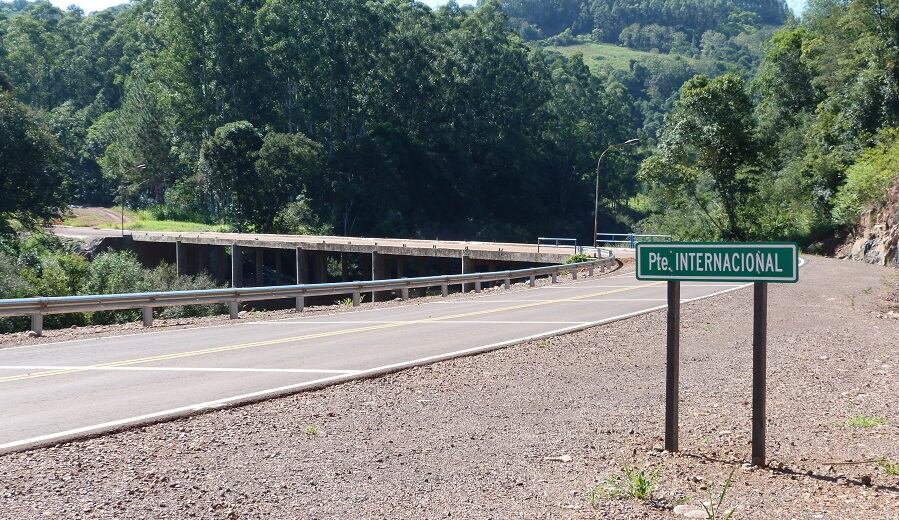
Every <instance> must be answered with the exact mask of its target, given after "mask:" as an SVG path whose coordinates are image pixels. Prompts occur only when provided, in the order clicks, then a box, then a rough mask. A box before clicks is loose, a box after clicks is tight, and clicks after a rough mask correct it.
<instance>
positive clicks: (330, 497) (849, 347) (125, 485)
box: [0, 257, 899, 520]
mask: <svg viewBox="0 0 899 520" xmlns="http://www.w3.org/2000/svg"><path fill="white" fill-rule="evenodd" d="M801 277H802V281H801V283H799V284H797V285H783V286H779V285H776V286H772V287H771V290H770V295H769V305H770V309H769V312H770V319H769V353H768V366H769V369H768V417H769V425H768V454H769V460H770V461H771V464H772V467H773V468H774V469H772V470H761V469H752V468H749V467H744V463H745V462H746V461H747V460H748V458H749V444H748V442H749V438H750V431H749V430H750V414H751V410H750V403H749V400H750V397H751V327H752V322H751V308H752V305H751V302H752V293H751V291H750V290H740V291H736V292H732V293H728V294H725V295H722V296H718V297H715V298H713V299H710V300H703V301H700V302H695V303H692V304H689V305H686V306H684V308H683V310H682V333H681V334H682V336H681V355H682V365H681V378H682V380H681V399H682V401H681V416H680V417H681V449H682V453H681V454H678V455H672V454H666V453H664V452H661V451H660V446H661V444H662V437H661V433H662V431H663V416H664V359H665V334H664V331H665V314H664V312H655V313H652V314H648V315H645V316H641V317H638V318H634V319H630V320H626V321H622V322H617V323H614V324H610V325H606V326H602V327H596V328H592V329H588V330H585V331H581V332H577V333H572V334H568V335H564V336H559V337H555V338H551V339H547V340H542V341H538V342H532V343H528V344H523V345H519V346H515V347H510V348H507V349H504V350H500V351H495V352H492V353H489V354H484V355H480V356H474V357H468V358H461V359H456V360H452V361H448V362H443V363H438V364H435V365H431V366H428V367H421V368H415V369H410V370H406V371H403V372H399V373H396V374H392V375H388V376H384V377H380V378H377V379H371V380H364V381H355V382H350V383H345V384H341V385H338V386H334V387H330V388H326V389H323V390H319V391H315V392H308V393H304V394H299V395H296V396H293V397H288V398H283V399H278V400H273V401H269V402H265V403H260V404H256V405H250V406H245V407H241V408H236V409H231V410H224V411H219V412H216V413H210V414H206V415H202V416H197V417H192V418H188V419H184V420H179V421H174V422H170V423H165V424H158V425H154V426H148V427H144V428H138V429H134V430H131V431H127V432H122V433H118V434H115V435H110V436H106V437H100V438H95V439H91V440H87V441H83V442H76V443H70V444H64V445H61V446H58V447H54V448H49V449H42V450H36V451H32V452H27V453H19V454H12V455H7V456H3V457H0V475H2V477H0V518H23V519H24V518H29V519H30V518H39V517H43V516H47V517H51V518H91V519H93V518H98V519H99V518H103V519H106V518H128V519H132V518H135V519H136V518H147V519H159V518H178V519H181V518H223V519H238V518H239V519H251V518H252V519H256V518H260V519H262V518H266V519H268V518H272V519H282V518H283V519H292V518H415V519H424V518H446V517H456V518H458V517H461V518H577V519H607V518H613V519H618V518H620V519H631V518H647V519H656V518H684V516H682V515H680V514H675V513H674V512H673V510H674V507H675V505H686V506H688V507H691V508H692V509H693V510H695V509H696V508H698V507H699V503H700V501H701V500H702V499H703V498H705V497H706V493H707V492H708V490H709V489H710V488H711V489H714V490H718V489H720V487H721V485H722V484H723V482H724V481H725V479H726V478H727V476H728V475H729V474H730V473H731V471H734V485H733V487H732V488H731V490H730V491H729V492H728V494H727V497H726V499H725V505H726V507H728V508H729V507H735V508H736V513H735V516H734V518H737V519H742V518H753V519H755V518H766V519H781V518H782V519H788V518H796V519H855V518H858V519H887V520H895V519H899V475H891V474H888V472H887V471H886V468H884V467H881V466H878V464H877V463H876V462H871V461H875V460H878V459H881V458H885V459H886V460H891V461H893V462H894V463H896V464H899V406H897V402H899V347H897V346H899V319H896V318H895V317H892V316H893V315H892V314H890V313H891V312H895V310H896V307H897V306H896V303H895V301H893V302H891V301H890V300H889V298H890V297H894V298H895V294H894V292H895V291H897V290H899V284H897V282H899V273H897V271H895V270H890V269H887V268H880V267H876V266H871V265H866V264H860V263H854V262H846V261H837V260H828V259H822V258H814V257H813V258H811V259H810V261H809V262H808V264H807V265H806V267H804V268H803V270H802V273H801ZM860 416H863V417H865V418H868V419H870V420H871V422H872V423H874V424H871V425H870V426H866V427H860V426H851V425H850V421H851V420H852V419H854V418H855V419H858V417H860ZM624 465H632V466H636V467H638V468H646V469H647V470H648V471H650V472H652V471H658V474H659V477H658V481H657V486H656V488H657V489H656V491H655V493H654V498H653V499H652V500H650V501H647V502H642V501H639V500H636V499H630V498H612V497H609V496H606V495H605V494H599V495H593V493H592V491H593V490H594V489H595V487H596V486H597V484H599V483H601V482H604V481H605V480H606V479H609V478H612V477H614V476H616V475H620V474H621V468H622V466H624ZM868 479H870V481H871V485H865V483H867V482H868ZM681 509H682V508H679V509H678V510H679V511H680V510H681Z"/></svg>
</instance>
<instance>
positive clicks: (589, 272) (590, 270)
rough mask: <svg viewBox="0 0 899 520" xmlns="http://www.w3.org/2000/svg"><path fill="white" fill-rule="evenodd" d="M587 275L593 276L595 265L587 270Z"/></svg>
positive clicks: (591, 265)
mask: <svg viewBox="0 0 899 520" xmlns="http://www.w3.org/2000/svg"><path fill="white" fill-rule="evenodd" d="M587 275H588V276H593V264H590V267H588V268H587Z"/></svg>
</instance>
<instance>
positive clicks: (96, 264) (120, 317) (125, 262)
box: [80, 251, 151, 325]
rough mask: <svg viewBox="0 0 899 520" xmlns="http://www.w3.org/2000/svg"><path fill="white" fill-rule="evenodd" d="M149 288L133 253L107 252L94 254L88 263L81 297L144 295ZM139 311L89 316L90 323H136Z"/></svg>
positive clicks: (145, 276) (144, 271)
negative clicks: (95, 255) (142, 293)
mask: <svg viewBox="0 0 899 520" xmlns="http://www.w3.org/2000/svg"><path fill="white" fill-rule="evenodd" d="M150 288H151V286H150V281H149V280H148V277H147V271H146V270H145V269H144V268H143V267H142V266H141V265H140V264H139V263H138V262H137V259H136V258H135V257H134V254H133V253H130V252H124V251H123V252H109V253H102V254H100V255H97V257H96V258H94V260H93V261H92V262H91V263H90V267H89V269H88V273H87V276H86V278H85V281H84V284H83V285H82V286H81V291H80V292H81V293H82V294H123V293H135V292H147V291H149V290H150ZM139 317H140V311H138V310H129V311H100V312H95V313H92V315H91V318H90V321H91V323H95V324H99V325H107V324H110V323H127V322H129V321H136V320H137V319H138V318H139Z"/></svg>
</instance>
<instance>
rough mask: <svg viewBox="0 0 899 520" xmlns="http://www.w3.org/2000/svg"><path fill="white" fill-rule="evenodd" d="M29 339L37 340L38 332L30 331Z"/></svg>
mask: <svg viewBox="0 0 899 520" xmlns="http://www.w3.org/2000/svg"><path fill="white" fill-rule="evenodd" d="M28 337H29V338H36V337H37V332H35V331H33V330H29V331H28Z"/></svg>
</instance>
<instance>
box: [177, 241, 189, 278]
mask: <svg viewBox="0 0 899 520" xmlns="http://www.w3.org/2000/svg"><path fill="white" fill-rule="evenodd" d="M175 268H176V269H177V270H178V276H184V275H186V274H187V250H186V247H185V245H184V244H182V243H181V242H175Z"/></svg>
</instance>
